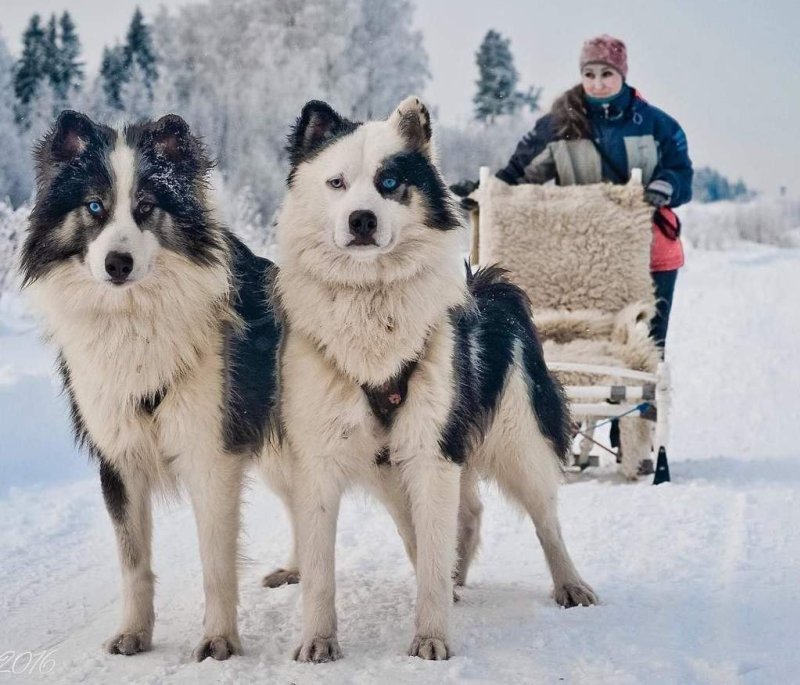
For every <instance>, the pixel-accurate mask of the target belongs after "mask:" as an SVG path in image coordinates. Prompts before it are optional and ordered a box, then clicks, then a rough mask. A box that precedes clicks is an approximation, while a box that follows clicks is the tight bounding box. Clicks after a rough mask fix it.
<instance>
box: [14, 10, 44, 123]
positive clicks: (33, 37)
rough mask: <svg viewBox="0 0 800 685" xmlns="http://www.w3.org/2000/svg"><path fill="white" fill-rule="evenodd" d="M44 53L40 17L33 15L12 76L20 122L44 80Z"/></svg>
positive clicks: (25, 116) (23, 36)
mask: <svg viewBox="0 0 800 685" xmlns="http://www.w3.org/2000/svg"><path fill="white" fill-rule="evenodd" d="M46 53H47V48H46V43H45V31H44V29H43V28H42V25H41V17H40V16H39V15H38V14H34V15H33V16H32V17H31V19H30V21H29V22H28V27H27V28H26V29H25V33H24V34H23V35H22V55H21V56H20V58H19V61H18V62H17V66H16V74H15V76H14V94H15V95H16V96H17V100H18V102H19V110H18V118H19V119H20V120H22V121H24V120H25V119H26V118H27V114H28V108H27V105H28V103H29V102H30V101H31V100H32V99H33V98H34V96H35V95H36V91H37V89H38V88H39V84H40V83H41V82H42V81H44V80H45V79H46V76H47V73H46V71H45V57H46Z"/></svg>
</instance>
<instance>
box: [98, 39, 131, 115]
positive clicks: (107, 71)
mask: <svg viewBox="0 0 800 685" xmlns="http://www.w3.org/2000/svg"><path fill="white" fill-rule="evenodd" d="M126 80H127V79H126V73H125V50H124V48H123V47H122V46H121V45H115V46H114V47H113V48H108V47H105V48H103V59H102V61H101V63H100V82H101V84H102V88H103V93H104V94H105V97H106V103H107V104H108V106H109V107H110V108H112V109H117V110H121V109H122V97H121V92H122V86H123V85H124V83H125V81H126Z"/></svg>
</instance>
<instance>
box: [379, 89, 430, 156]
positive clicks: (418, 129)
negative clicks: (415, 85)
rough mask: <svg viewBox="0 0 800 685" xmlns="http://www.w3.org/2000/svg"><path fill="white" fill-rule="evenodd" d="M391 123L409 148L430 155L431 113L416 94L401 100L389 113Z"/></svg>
mask: <svg viewBox="0 0 800 685" xmlns="http://www.w3.org/2000/svg"><path fill="white" fill-rule="evenodd" d="M389 123H390V124H392V125H393V126H394V127H395V128H396V129H397V131H398V132H399V133H400V136H401V137H402V138H403V139H404V140H405V141H406V145H408V147H409V148H410V149H411V150H417V151H418V152H421V153H422V154H424V155H426V156H428V157H429V156H430V155H431V135H432V131H431V115H430V113H429V112H428V108H427V107H426V106H425V104H424V103H423V102H422V100H420V99H419V98H418V97H417V96H416V95H410V96H409V97H407V98H406V99H405V100H403V101H402V102H401V103H400V104H399V105H397V107H395V110H394V111H393V112H392V113H391V114H390V115H389Z"/></svg>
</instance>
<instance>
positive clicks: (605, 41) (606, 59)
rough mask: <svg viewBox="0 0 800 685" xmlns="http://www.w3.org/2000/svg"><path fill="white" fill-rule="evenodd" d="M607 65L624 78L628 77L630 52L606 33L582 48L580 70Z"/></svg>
mask: <svg viewBox="0 0 800 685" xmlns="http://www.w3.org/2000/svg"><path fill="white" fill-rule="evenodd" d="M595 63H600V64H607V65H608V66H610V67H613V68H614V69H616V70H617V71H618V72H619V73H620V74H622V78H623V79H625V78H627V77H628V51H627V49H626V48H625V43H623V42H622V41H621V40H619V38H614V37H613V36H609V35H608V34H607V33H604V34H603V35H602V36H597V38H590V39H589V40H587V41H586V42H585V43H584V44H583V48H581V60H580V68H581V69H583V68H584V67H585V66H586V65H587V64H595Z"/></svg>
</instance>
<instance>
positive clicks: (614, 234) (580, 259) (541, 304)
mask: <svg viewBox="0 0 800 685" xmlns="http://www.w3.org/2000/svg"><path fill="white" fill-rule="evenodd" d="M477 192H478V200H479V202H480V219H479V227H480V230H479V240H478V253H479V260H480V263H481V264H493V263H498V264H500V265H501V266H503V267H504V268H506V269H508V270H509V271H510V275H511V277H512V279H513V280H514V281H515V282H517V283H519V284H520V285H521V286H522V287H523V288H525V290H526V291H527V292H528V295H529V296H530V298H531V300H532V302H533V305H534V311H536V310H538V309H566V310H570V311H574V310H577V309H597V310H601V311H605V312H617V311H619V310H621V309H622V308H624V307H625V306H626V305H629V304H632V303H634V302H652V301H653V300H654V295H653V284H652V280H651V277H650V241H651V236H652V228H651V226H652V214H653V208H652V207H650V206H649V205H648V204H646V203H645V202H644V200H643V198H642V187H641V186H640V185H638V184H632V185H628V186H615V185H611V184H607V183H602V184H596V185H588V186H564V187H559V186H553V185H548V186H541V185H519V186H509V185H506V184H505V183H503V182H502V181H499V180H498V179H495V178H494V177H488V178H487V175H486V174H485V173H484V174H483V179H482V183H481V187H480V189H479V190H478V191H477Z"/></svg>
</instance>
